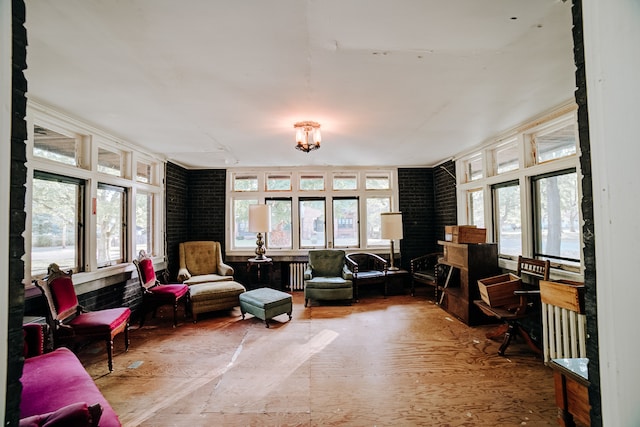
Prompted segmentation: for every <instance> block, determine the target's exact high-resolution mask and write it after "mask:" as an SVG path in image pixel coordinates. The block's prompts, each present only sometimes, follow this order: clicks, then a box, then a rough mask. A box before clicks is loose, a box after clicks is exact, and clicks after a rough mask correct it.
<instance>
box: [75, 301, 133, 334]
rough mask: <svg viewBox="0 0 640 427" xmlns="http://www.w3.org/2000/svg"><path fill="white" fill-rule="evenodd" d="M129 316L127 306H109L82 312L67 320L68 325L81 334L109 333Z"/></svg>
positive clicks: (129, 311)
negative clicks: (103, 308)
mask: <svg viewBox="0 0 640 427" xmlns="http://www.w3.org/2000/svg"><path fill="white" fill-rule="evenodd" d="M129 317H131V310H130V309H129V308H128V307H119V308H109V309H105V310H100V311H91V312H89V313H82V314H80V315H79V316H77V317H75V318H74V319H73V320H72V321H71V322H69V326H71V327H73V329H74V330H75V331H76V333H81V334H101V333H104V334H110V333H111V331H112V330H113V329H116V328H117V327H118V326H120V325H122V324H124V323H126V322H127V321H128V319H129Z"/></svg>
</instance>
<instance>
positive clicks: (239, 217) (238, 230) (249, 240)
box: [233, 181, 258, 248]
mask: <svg viewBox="0 0 640 427" xmlns="http://www.w3.org/2000/svg"><path fill="white" fill-rule="evenodd" d="M256 182H257V181H256ZM256 203H258V200H256V199H251V200H244V199H239V200H235V201H234V205H233V212H234V217H233V236H234V242H233V244H234V247H236V248H253V247H254V246H255V241H256V233H253V232H251V231H249V205H254V204H256Z"/></svg>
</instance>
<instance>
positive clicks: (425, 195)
mask: <svg viewBox="0 0 640 427" xmlns="http://www.w3.org/2000/svg"><path fill="white" fill-rule="evenodd" d="M433 182H434V181H433V169H431V168H401V169H398V192H399V207H400V212H402V227H403V235H404V238H403V239H402V240H400V251H401V254H402V260H401V267H402V268H404V269H405V270H410V269H411V267H410V262H411V259H412V258H416V257H418V256H420V255H424V254H427V253H429V252H435V251H437V250H438V248H437V245H436V238H435V221H434V219H435V217H436V203H435V193H434V187H433Z"/></svg>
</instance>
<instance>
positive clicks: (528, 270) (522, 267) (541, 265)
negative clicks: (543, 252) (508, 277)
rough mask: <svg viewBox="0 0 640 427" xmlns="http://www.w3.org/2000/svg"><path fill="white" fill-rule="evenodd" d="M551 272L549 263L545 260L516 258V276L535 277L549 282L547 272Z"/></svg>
mask: <svg viewBox="0 0 640 427" xmlns="http://www.w3.org/2000/svg"><path fill="white" fill-rule="evenodd" d="M550 270H551V262H550V261H549V260H548V259H547V260H544V261H543V260H541V259H534V258H525V257H523V256H522V255H520V256H519V257H518V270H517V272H516V274H517V275H518V276H520V277H522V274H527V275H529V276H532V277H535V278H537V279H539V280H549V272H550Z"/></svg>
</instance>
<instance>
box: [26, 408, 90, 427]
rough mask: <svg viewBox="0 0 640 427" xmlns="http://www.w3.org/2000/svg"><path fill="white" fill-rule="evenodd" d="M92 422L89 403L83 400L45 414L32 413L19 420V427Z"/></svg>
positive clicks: (83, 426)
mask: <svg viewBox="0 0 640 427" xmlns="http://www.w3.org/2000/svg"><path fill="white" fill-rule="evenodd" d="M92 425H98V420H95V423H93V420H92V416H91V414H90V413H89V405H87V404H86V403H85V402H77V403H72V404H70V405H67V406H63V407H62V408H60V409H58V410H56V411H53V412H47V413H45V414H39V415H32V416H30V417H27V418H23V419H21V420H20V427H56V426H59V427H91V426H92Z"/></svg>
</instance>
